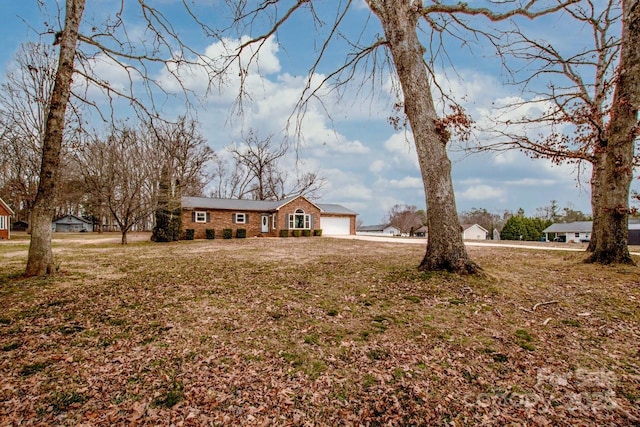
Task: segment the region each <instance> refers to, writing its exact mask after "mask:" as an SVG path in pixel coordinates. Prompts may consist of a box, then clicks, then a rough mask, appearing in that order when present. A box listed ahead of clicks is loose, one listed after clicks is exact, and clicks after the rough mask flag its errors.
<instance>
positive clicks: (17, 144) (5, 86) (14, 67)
mask: <svg viewBox="0 0 640 427" xmlns="http://www.w3.org/2000/svg"><path fill="white" fill-rule="evenodd" d="M55 70H56V55H55V52H54V50H53V49H52V48H51V47H49V46H46V45H44V44H40V43H25V44H23V45H21V47H20V49H19V50H18V53H17V54H16V55H15V58H14V60H13V61H12V62H11V64H10V65H9V70H8V71H7V75H6V80H5V81H4V82H3V83H2V85H0V118H1V121H2V125H3V132H2V135H1V137H0V147H1V151H2V153H3V156H2V164H3V170H2V174H0V194H2V197H3V199H4V200H6V201H7V202H9V203H10V204H11V205H12V206H14V207H15V209H16V213H17V215H18V218H19V219H21V220H25V221H29V216H30V214H31V209H32V206H33V203H34V200H35V196H36V191H37V187H38V173H39V172H40V158H41V153H42V139H43V135H44V128H45V126H44V123H45V119H46V113H47V105H48V103H49V100H50V98H51V92H52V89H53V84H54V79H55Z"/></svg>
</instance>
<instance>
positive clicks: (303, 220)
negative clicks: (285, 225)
mask: <svg viewBox="0 0 640 427" xmlns="http://www.w3.org/2000/svg"><path fill="white" fill-rule="evenodd" d="M289 228H291V229H296V228H301V229H310V228H311V215H309V214H305V213H304V211H303V210H302V209H297V210H296V212H295V213H294V214H291V215H289Z"/></svg>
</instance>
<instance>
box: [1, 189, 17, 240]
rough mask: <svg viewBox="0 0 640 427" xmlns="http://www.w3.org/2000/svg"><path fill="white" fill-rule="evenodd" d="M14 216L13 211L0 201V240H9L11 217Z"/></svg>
mask: <svg viewBox="0 0 640 427" xmlns="http://www.w3.org/2000/svg"><path fill="white" fill-rule="evenodd" d="M13 215H15V213H14V212H13V210H11V208H10V207H9V205H8V204H6V203H5V201H4V200H2V199H0V240H9V239H10V238H11V230H10V229H11V217H12V216H13Z"/></svg>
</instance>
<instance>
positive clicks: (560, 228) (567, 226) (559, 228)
mask: <svg viewBox="0 0 640 427" xmlns="http://www.w3.org/2000/svg"><path fill="white" fill-rule="evenodd" d="M592 224H593V223H592V222H591V221H576V222H556V223H555V224H551V225H550V226H549V227H547V228H545V229H544V230H542V232H543V233H544V237H545V240H546V241H547V242H549V241H552V240H553V241H557V242H567V243H569V242H573V243H580V242H588V241H589V240H591V228H592Z"/></svg>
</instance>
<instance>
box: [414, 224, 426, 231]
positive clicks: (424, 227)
mask: <svg viewBox="0 0 640 427" xmlns="http://www.w3.org/2000/svg"><path fill="white" fill-rule="evenodd" d="M428 232H429V227H427V226H426V225H423V226H422V227H420V228H418V229H417V230H415V231H414V233H428Z"/></svg>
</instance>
